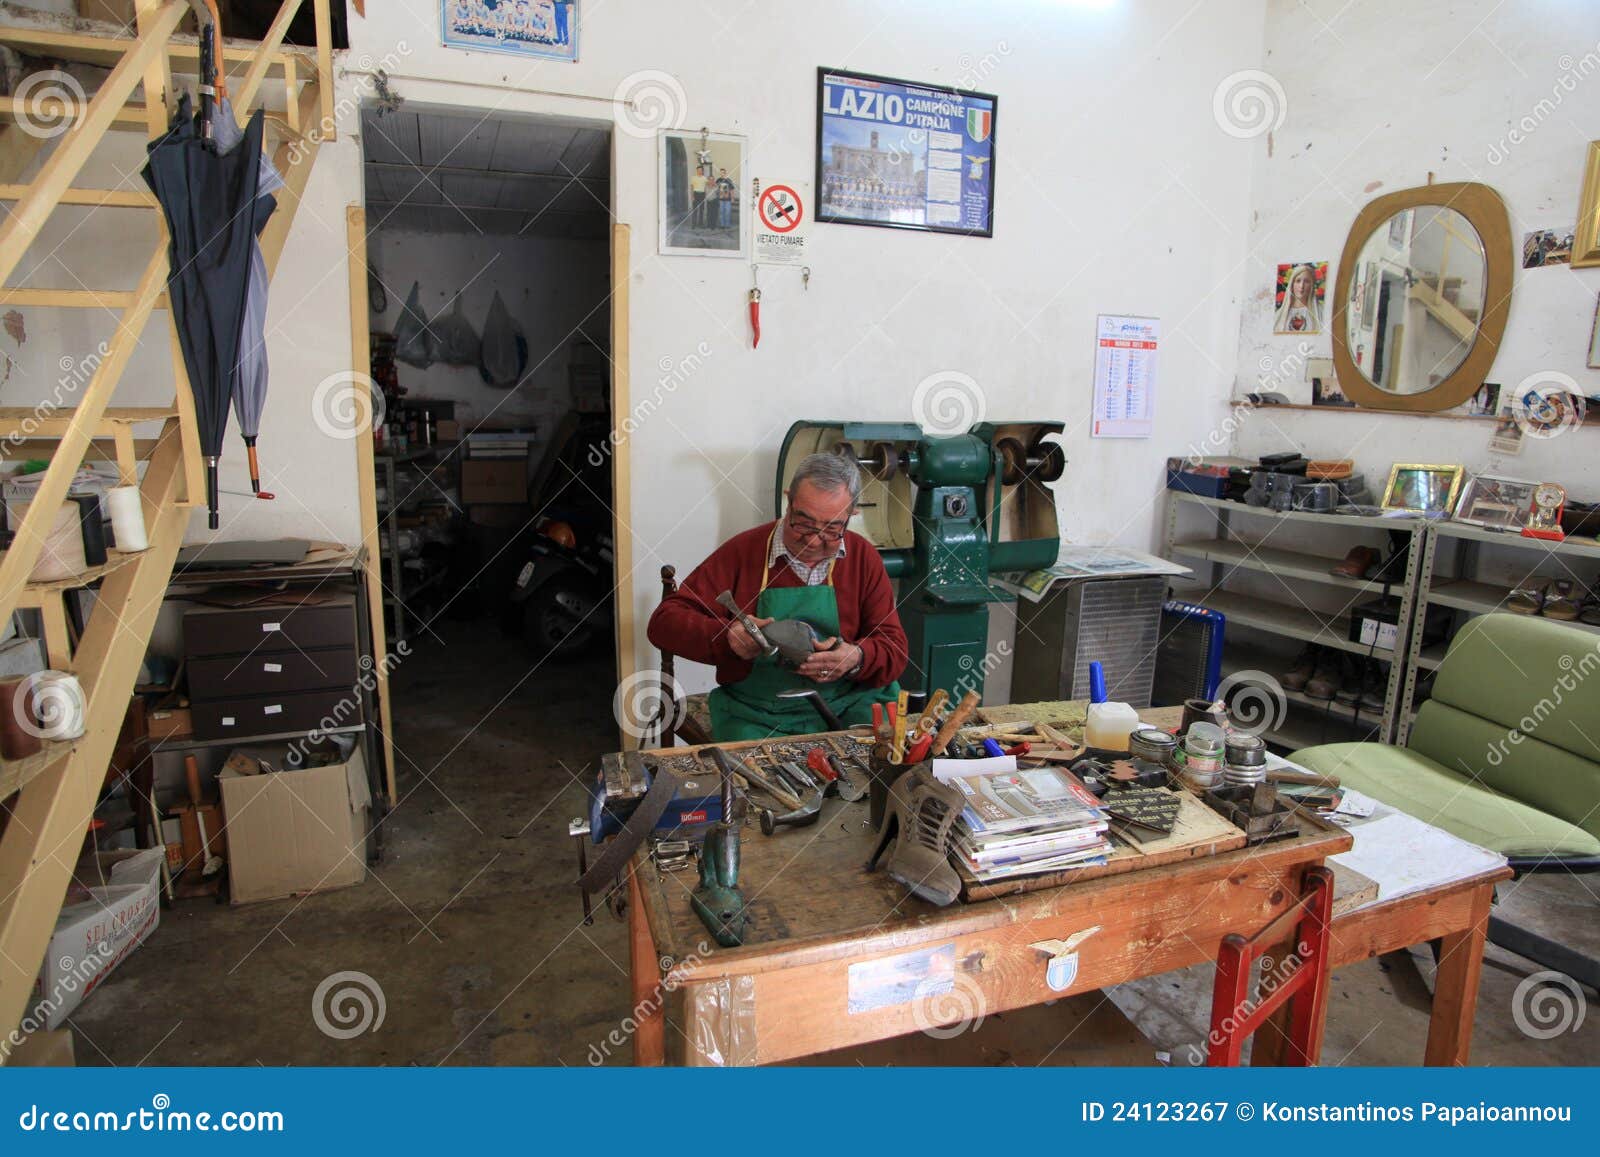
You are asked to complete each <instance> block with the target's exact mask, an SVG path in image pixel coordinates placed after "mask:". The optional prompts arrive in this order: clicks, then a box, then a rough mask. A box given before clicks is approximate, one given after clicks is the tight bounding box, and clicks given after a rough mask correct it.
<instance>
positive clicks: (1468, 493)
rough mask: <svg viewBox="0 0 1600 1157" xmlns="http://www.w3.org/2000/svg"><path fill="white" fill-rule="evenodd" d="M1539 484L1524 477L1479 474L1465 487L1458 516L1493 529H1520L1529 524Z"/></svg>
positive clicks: (1476, 524) (1459, 503) (1458, 520)
mask: <svg viewBox="0 0 1600 1157" xmlns="http://www.w3.org/2000/svg"><path fill="white" fill-rule="evenodd" d="M1538 485H1539V484H1538V483H1537V482H1525V481H1523V480H1522V479H1520V478H1497V477H1495V476H1494V475H1492V474H1476V475H1474V476H1473V477H1471V478H1469V479H1468V480H1467V484H1466V485H1465V486H1464V487H1462V490H1461V498H1460V500H1459V501H1458V502H1457V503H1456V510H1455V516H1454V517H1455V520H1456V521H1457V522H1468V523H1471V524H1472V525H1473V526H1483V527H1487V528H1488V529H1490V530H1509V531H1513V532H1516V531H1520V530H1521V529H1522V528H1523V527H1524V526H1525V525H1527V519H1528V510H1529V508H1530V507H1531V506H1532V504H1533V491H1534V489H1535V487H1537V486H1538Z"/></svg>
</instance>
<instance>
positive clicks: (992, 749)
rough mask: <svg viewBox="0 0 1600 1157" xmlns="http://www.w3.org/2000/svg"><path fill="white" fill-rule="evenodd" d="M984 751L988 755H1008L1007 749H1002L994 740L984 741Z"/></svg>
mask: <svg viewBox="0 0 1600 1157" xmlns="http://www.w3.org/2000/svg"><path fill="white" fill-rule="evenodd" d="M983 750H984V753H985V754H986V755H1004V754H1005V753H1006V752H1005V748H1003V747H1001V746H1000V744H999V742H998V741H997V740H993V739H985V740H984V741H983Z"/></svg>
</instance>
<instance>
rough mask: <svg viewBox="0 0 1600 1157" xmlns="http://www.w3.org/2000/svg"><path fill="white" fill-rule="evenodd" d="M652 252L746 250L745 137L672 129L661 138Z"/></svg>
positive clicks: (743, 253)
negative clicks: (657, 227) (656, 232)
mask: <svg viewBox="0 0 1600 1157" xmlns="http://www.w3.org/2000/svg"><path fill="white" fill-rule="evenodd" d="M660 142H661V146H660V147H661V156H660V161H659V168H660V225H661V228H660V235H659V237H658V244H657V250H656V251H657V252H658V253H662V254H666V255H669V256H674V257H738V258H745V257H747V255H748V254H749V245H748V242H747V241H746V238H747V236H748V234H749V231H748V230H747V229H746V228H745V227H744V226H745V212H744V206H743V204H741V202H740V199H739V190H740V189H741V188H743V187H744V185H745V176H744V170H745V155H744V154H745V138H744V137H738V136H731V135H729V134H727V133H708V132H671V131H664V132H662V134H661V137H660Z"/></svg>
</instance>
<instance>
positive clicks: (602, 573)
mask: <svg viewBox="0 0 1600 1157" xmlns="http://www.w3.org/2000/svg"><path fill="white" fill-rule="evenodd" d="M361 144H362V154H363V172H364V184H365V199H366V209H367V214H366V216H367V237H366V243H367V253H366V259H367V265H368V276H367V282H368V308H369V319H370V339H371V360H372V365H371V373H372V378H373V382H374V406H375V409H377V408H379V407H381V410H382V413H381V416H379V415H377V414H376V413H375V416H374V430H375V445H374V464H375V466H374V485H375V492H376V496H377V510H378V527H379V540H380V543H381V550H382V555H383V558H382V578H383V586H384V588H385V591H384V602H385V609H386V618H387V620H388V624H387V625H388V629H389V633H390V639H391V641H392V644H393V645H394V646H395V647H396V648H397V649H398V648H399V646H400V645H401V644H404V645H405V651H404V652H402V653H403V654H405V656H406V657H405V658H404V660H403V661H402V662H401V663H399V664H397V666H396V670H395V672H394V675H393V686H394V690H393V698H394V703H395V713H396V737H397V748H398V749H399V750H398V755H397V765H398V767H397V770H398V771H399V773H400V778H401V780H402V784H401V794H402V795H404V794H405V785H404V782H403V781H404V779H405V778H406V771H407V765H408V763H410V764H411V765H412V769H413V770H414V771H415V772H416V773H418V774H419V775H420V777H421V779H422V780H425V781H431V780H432V776H433V772H434V771H436V770H439V769H440V768H441V767H442V766H443V764H444V762H445V761H446V760H453V761H457V762H465V763H467V764H470V765H472V766H474V767H475V769H476V770H478V771H484V770H489V769H491V767H492V766H493V765H495V761H496V759H497V758H498V757H499V756H500V755H502V754H507V755H509V754H511V753H509V752H501V751H500V748H502V747H505V746H506V745H505V742H504V741H505V739H506V738H507V737H508V736H513V735H515V736H519V737H521V738H522V740H523V743H522V744H521V745H519V747H520V749H521V750H522V751H524V752H525V751H526V745H527V744H528V743H532V742H534V741H535V740H536V739H538V738H542V737H543V735H544V733H545V732H546V731H547V729H548V727H549V725H550V724H551V722H552V721H555V720H560V721H563V723H564V724H565V725H566V726H569V727H575V728H577V729H578V730H580V731H584V732H585V733H587V731H588V729H589V728H590V727H591V726H592V727H593V729H594V732H595V738H594V739H593V740H592V741H586V742H585V743H584V744H583V745H582V746H584V747H588V746H590V745H591V744H598V745H600V746H599V750H609V749H611V748H613V747H614V746H615V742H614V736H615V724H614V723H613V722H612V720H611V716H610V713H609V706H610V703H611V699H612V693H613V691H614V689H615V687H616V686H617V679H618V673H617V659H616V638H615V630H616V628H615V618H616V599H615V597H614V592H615V590H616V587H617V581H616V573H615V567H616V550H615V544H614V542H613V520H614V515H613V503H612V461H611V455H610V446H609V438H608V435H609V432H610V429H611V407H612V394H613V385H614V383H613V381H612V370H611V367H612V364H613V363H612V359H613V350H612V348H611V346H612V328H611V327H612V319H611V289H612V285H611V276H612V274H611V268H612V258H611V244H612V240H611V221H610V213H609V205H610V202H611V190H610V154H611V140H610V126H609V125H607V124H596V123H591V122H580V121H573V120H567V119H557V118H535V117H524V116H508V115H504V114H491V113H487V112H484V111H481V110H473V109H462V108H436V107H427V106H415V105H412V104H410V103H406V104H404V105H402V106H401V107H400V108H399V109H395V110H382V111H380V110H379V109H375V108H374V109H367V110H364V111H363V115H362V135H361ZM380 395H381V397H380ZM552 708H558V709H557V710H555V711H553V712H552V710H551V709H552ZM591 716H593V718H590V717H591ZM408 732H409V734H408ZM602 736H603V738H602ZM550 738H551V740H552V742H554V741H555V739H556V738H557V737H556V736H554V735H552V736H551V737H550ZM586 757H587V752H585V753H584V754H581V755H579V756H578V761H579V762H582V761H583V760H584V759H585V758H586ZM573 766H574V767H575V766H577V764H576V763H575V764H574V765H573ZM501 770H504V771H506V772H512V771H514V770H515V769H514V768H512V767H510V766H505V767H503V768H501ZM435 786H437V785H435Z"/></svg>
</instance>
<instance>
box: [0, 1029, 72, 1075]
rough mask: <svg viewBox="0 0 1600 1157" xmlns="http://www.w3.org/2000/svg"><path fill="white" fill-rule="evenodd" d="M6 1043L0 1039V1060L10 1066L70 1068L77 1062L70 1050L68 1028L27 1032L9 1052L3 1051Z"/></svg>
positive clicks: (70, 1035) (70, 1040)
mask: <svg viewBox="0 0 1600 1157" xmlns="http://www.w3.org/2000/svg"><path fill="white" fill-rule="evenodd" d="M6 1043H7V1042H6V1041H0V1061H3V1062H4V1063H5V1064H6V1065H7V1066H8V1067H11V1068H24V1069H70V1068H75V1067H77V1064H78V1062H77V1060H76V1058H75V1057H74V1056H73V1052H72V1030H71V1029H70V1028H58V1029H56V1030H55V1031H54V1032H47V1031H40V1032H34V1033H29V1034H28V1035H27V1036H25V1037H23V1038H22V1043H21V1044H19V1045H17V1047H16V1048H14V1049H12V1050H11V1051H10V1053H9V1054H7V1053H6V1052H4V1051H3V1049H4V1046H5V1044H6Z"/></svg>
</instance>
